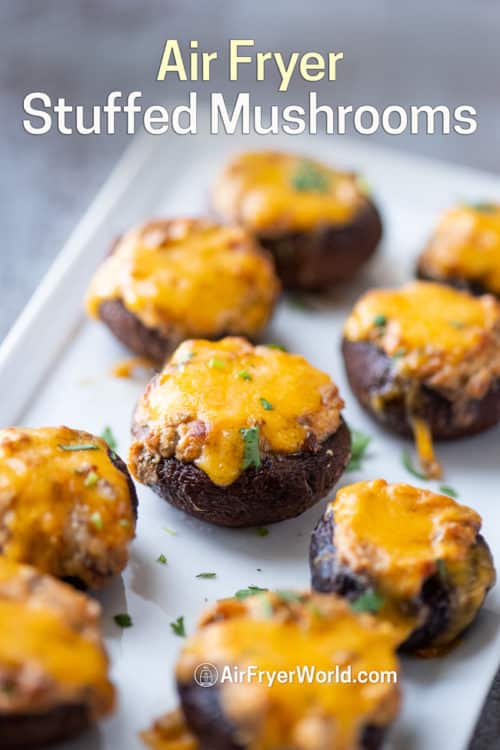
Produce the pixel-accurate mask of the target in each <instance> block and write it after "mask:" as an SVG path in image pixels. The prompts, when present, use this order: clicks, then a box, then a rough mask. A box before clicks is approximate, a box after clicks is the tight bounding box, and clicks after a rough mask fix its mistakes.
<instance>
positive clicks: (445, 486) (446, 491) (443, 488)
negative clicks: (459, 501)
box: [439, 484, 458, 497]
mask: <svg viewBox="0 0 500 750" xmlns="http://www.w3.org/2000/svg"><path fill="white" fill-rule="evenodd" d="M439 491H440V492H442V493H443V495H449V496H450V497H458V492H457V491H456V490H455V489H453V487H450V486H449V485H448V484H442V485H441V486H440V488H439Z"/></svg>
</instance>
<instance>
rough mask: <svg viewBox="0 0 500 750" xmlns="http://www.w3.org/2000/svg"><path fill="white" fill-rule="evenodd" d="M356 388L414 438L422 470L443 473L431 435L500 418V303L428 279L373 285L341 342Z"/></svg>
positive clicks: (378, 414) (384, 419)
mask: <svg viewBox="0 0 500 750" xmlns="http://www.w3.org/2000/svg"><path fill="white" fill-rule="evenodd" d="M342 350H343V355H344V361H345V366H346V370H347V375H348V379H349V383H350V385H351V388H352V390H353V392H354V394H355V395H356V397H357V398H358V400H359V401H360V403H361V404H362V405H363V406H364V407H365V408H366V409H367V410H368V411H369V412H370V414H371V415H372V416H374V417H375V418H376V419H377V420H378V421H379V422H380V423H382V424H383V425H384V426H385V427H387V428H389V429H390V430H393V431H394V432H397V433H400V434H403V435H415V438H416V442H417V449H418V452H419V455H420V460H421V463H422V468H423V471H424V472H425V473H426V474H427V475H428V476H434V477H436V476H439V474H440V468H439V464H438V462H437V460H436V459H435V457H434V454H433V450H432V439H433V438H435V439H438V440H440V439H453V438H459V437H463V436H466V435H472V434H474V433H477V432H481V431H483V430H486V429H488V428H490V427H493V426H494V425H496V424H497V423H498V421H499V420H500V304H499V303H498V302H497V301H496V300H495V299H494V298H493V297H491V296H488V295H485V296H483V297H479V298H476V297H473V296H472V295H470V294H468V293H466V292H462V291H457V290H455V289H452V288H451V287H447V286H443V285H441V284H435V283H431V282H423V281H418V282H413V283H410V284H407V285H406V286H403V287H402V288H400V289H373V290H371V291H369V292H367V293H366V294H365V295H364V296H363V297H362V298H361V299H360V300H359V301H358V303H357V304H356V305H355V307H354V309H353V311H352V313H351V314H350V316H349V318H348V320H347V322H346V324H345V328H344V339H343V344H342Z"/></svg>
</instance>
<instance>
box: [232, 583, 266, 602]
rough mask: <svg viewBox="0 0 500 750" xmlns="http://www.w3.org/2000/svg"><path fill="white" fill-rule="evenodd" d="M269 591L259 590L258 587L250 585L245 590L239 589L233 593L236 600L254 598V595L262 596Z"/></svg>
mask: <svg viewBox="0 0 500 750" xmlns="http://www.w3.org/2000/svg"><path fill="white" fill-rule="evenodd" d="M265 591H269V589H261V588H260V586H253V585H250V586H249V587H248V588H247V589H239V591H237V592H236V593H235V597H236V599H248V597H249V596H255V594H262V593H264V592H265Z"/></svg>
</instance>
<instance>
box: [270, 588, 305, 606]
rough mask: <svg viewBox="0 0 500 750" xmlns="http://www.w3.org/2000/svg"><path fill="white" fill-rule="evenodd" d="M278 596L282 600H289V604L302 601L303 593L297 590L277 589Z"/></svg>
mask: <svg viewBox="0 0 500 750" xmlns="http://www.w3.org/2000/svg"><path fill="white" fill-rule="evenodd" d="M276 594H277V596H279V598H280V599H282V601H284V602H287V603H289V604H300V602H301V601H302V596H301V594H298V593H297V592H296V591H289V590H287V589H278V590H277V591H276Z"/></svg>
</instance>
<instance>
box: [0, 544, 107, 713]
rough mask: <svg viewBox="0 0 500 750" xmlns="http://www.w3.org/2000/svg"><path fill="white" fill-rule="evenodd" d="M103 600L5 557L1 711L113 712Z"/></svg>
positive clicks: (0, 587)
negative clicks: (72, 708) (70, 708)
mask: <svg viewBox="0 0 500 750" xmlns="http://www.w3.org/2000/svg"><path fill="white" fill-rule="evenodd" d="M99 616H100V607H99V605H98V604H97V603H96V602H94V601H92V600H91V599H90V598H88V597H87V596H85V595H84V594H80V593H77V592H76V591H74V590H73V589H72V588H70V587H69V586H66V585H64V584H61V583H59V582H58V581H56V580H54V579H52V578H50V577H49V576H44V575H41V574H40V573H38V572H37V571H35V570H34V569H33V568H29V567H28V566H25V565H18V564H17V563H13V562H11V561H9V560H7V559H6V558H4V557H0V712H2V713H6V714H9V713H19V714H23V713H37V712H43V711H48V710H50V709H51V708H55V707H57V706H60V705H65V704H70V705H82V706H84V707H86V708H87V709H88V710H89V712H90V716H91V717H92V719H96V718H99V717H100V716H103V715H105V714H107V713H109V712H110V711H111V710H112V708H113V704H114V689H113V686H112V685H111V683H110V682H109V680H108V676H107V672H108V660H107V657H106V653H105V651H104V648H103V645H102V642H101V639H100V634H99V628H98V624H99V623H98V620H99Z"/></svg>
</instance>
